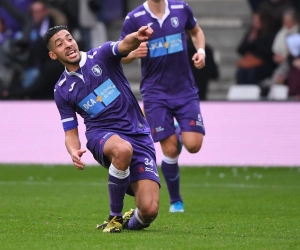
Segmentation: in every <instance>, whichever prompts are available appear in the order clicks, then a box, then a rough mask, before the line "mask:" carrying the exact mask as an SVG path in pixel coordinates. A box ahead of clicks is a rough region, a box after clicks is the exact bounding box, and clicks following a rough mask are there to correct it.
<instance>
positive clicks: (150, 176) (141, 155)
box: [86, 132, 160, 195]
mask: <svg viewBox="0 0 300 250" xmlns="http://www.w3.org/2000/svg"><path fill="white" fill-rule="evenodd" d="M112 135H118V136H120V137H121V138H122V139H124V140H126V141H128V142H129V143H130V144H131V145H132V148H133V155H132V160H131V163H130V182H135V181H139V180H146V179H147V180H153V181H156V182H157V183H158V184H159V185H160V180H159V175H158V171H157V165H156V154H155V148H154V143H153V140H152V137H151V135H143V134H136V135H124V134H120V133H119V134H117V133H115V132H99V133H95V134H94V135H93V136H90V138H91V139H90V140H88V142H87V145H86V146H87V148H88V149H89V150H90V151H91V153H92V154H93V156H94V158H95V160H96V161H97V162H99V163H100V164H101V165H102V166H103V167H105V168H109V166H110V164H111V162H110V161H109V159H108V158H107V157H106V156H105V155H104V154H103V148H104V144H105V142H106V141H107V140H108V139H109V138H110V137H111V136H112ZM129 194H130V195H132V193H130V192H129Z"/></svg>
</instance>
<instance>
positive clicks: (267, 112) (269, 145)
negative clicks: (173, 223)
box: [0, 101, 300, 166]
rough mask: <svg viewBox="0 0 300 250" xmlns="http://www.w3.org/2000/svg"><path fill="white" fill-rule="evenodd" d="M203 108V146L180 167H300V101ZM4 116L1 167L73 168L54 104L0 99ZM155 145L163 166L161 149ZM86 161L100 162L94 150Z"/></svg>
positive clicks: (215, 104)
mask: <svg viewBox="0 0 300 250" xmlns="http://www.w3.org/2000/svg"><path fill="white" fill-rule="evenodd" d="M201 110H202V114H203V118H204V124H205V127H206V136H205V138H204V143H203V147H202V149H201V151H200V152H199V153H196V154H189V153H188V152H187V151H186V150H185V149H183V151H182V154H181V155H180V158H179V163H180V164H181V165H185V166H300V147H299V144H300V103H296V102H286V103H285V102H203V103H202V104H201ZM0 113H1V122H0V131H1V139H0V164H4V163H9V164H71V159H70V156H69V155H68V153H67V151H66V149H65V145H64V132H63V129H62V125H61V122H60V117H59V114H58V112H57V109H56V106H55V104H54V102H53V101H1V102H0ZM79 121H80V125H79V131H80V137H81V143H82V147H83V148H85V143H86V140H85V136H84V129H85V127H84V124H83V123H82V120H81V119H79ZM155 147H156V151H157V163H158V164H159V165H160V162H161V158H162V154H161V150H160V146H159V144H158V143H156V144H155ZM82 160H83V161H84V162H85V163H86V165H96V164H97V162H96V161H95V160H94V159H93V157H92V155H91V153H90V152H87V153H86V154H85V155H84V156H83V158H82Z"/></svg>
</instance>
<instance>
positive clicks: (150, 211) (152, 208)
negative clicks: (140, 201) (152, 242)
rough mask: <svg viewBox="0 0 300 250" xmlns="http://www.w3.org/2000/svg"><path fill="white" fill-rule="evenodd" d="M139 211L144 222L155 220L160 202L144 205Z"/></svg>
mask: <svg viewBox="0 0 300 250" xmlns="http://www.w3.org/2000/svg"><path fill="white" fill-rule="evenodd" d="M139 211H140V213H141V217H142V218H143V221H144V222H150V221H153V220H154V219H155V218H156V217H157V215H158V203H156V202H154V203H152V204H151V205H149V206H142V207H140V208H139Z"/></svg>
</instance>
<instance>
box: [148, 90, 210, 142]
mask: <svg viewBox="0 0 300 250" xmlns="http://www.w3.org/2000/svg"><path fill="white" fill-rule="evenodd" d="M144 111H145V115H146V119H147V121H148V123H149V125H150V128H151V134H152V137H153V140H154V141H155V142H158V141H161V140H163V139H165V138H168V137H170V136H171V135H173V134H174V133H175V127H174V118H176V120H177V122H178V124H179V126H180V128H181V131H182V132H197V133H201V134H203V135H205V128H204V123H203V119H202V115H201V111H200V103H199V98H198V95H195V96H193V97H189V98H186V97H184V98H177V99H163V100H152V101H150V100H144Z"/></svg>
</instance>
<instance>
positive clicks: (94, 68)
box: [92, 64, 102, 76]
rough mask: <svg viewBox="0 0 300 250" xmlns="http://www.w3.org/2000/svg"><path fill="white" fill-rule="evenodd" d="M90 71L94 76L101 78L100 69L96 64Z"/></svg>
mask: <svg viewBox="0 0 300 250" xmlns="http://www.w3.org/2000/svg"><path fill="white" fill-rule="evenodd" d="M92 71H93V73H94V75H95V76H101V74H102V69H101V68H100V67H99V65H98V64H96V65H95V66H94V67H93V68H92Z"/></svg>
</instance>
